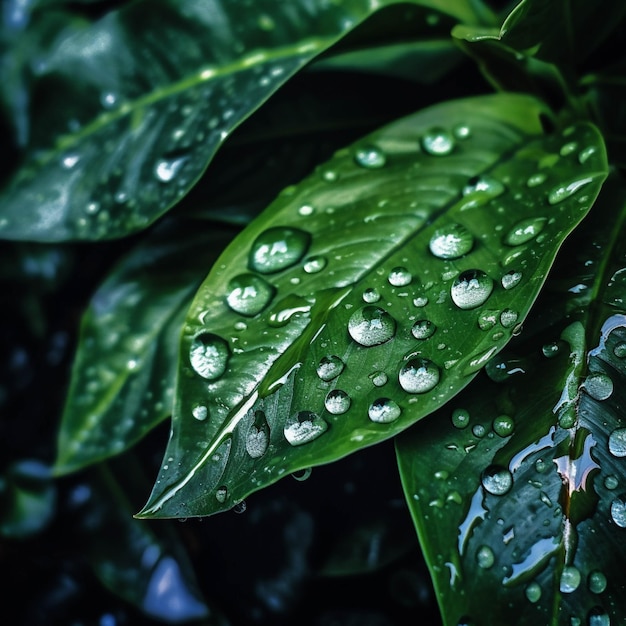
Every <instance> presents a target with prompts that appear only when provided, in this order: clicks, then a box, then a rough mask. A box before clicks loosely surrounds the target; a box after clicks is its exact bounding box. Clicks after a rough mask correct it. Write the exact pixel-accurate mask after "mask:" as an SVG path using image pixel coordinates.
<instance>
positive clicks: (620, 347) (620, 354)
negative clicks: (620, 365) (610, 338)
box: [613, 341, 626, 359]
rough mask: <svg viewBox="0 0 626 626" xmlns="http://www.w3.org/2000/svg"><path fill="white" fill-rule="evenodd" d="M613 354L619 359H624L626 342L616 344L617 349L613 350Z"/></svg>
mask: <svg viewBox="0 0 626 626" xmlns="http://www.w3.org/2000/svg"><path fill="white" fill-rule="evenodd" d="M613 354H614V355H615V356H616V357H617V358H618V359H623V358H624V357H625V356H626V341H620V342H619V343H617V344H615V347H614V348H613Z"/></svg>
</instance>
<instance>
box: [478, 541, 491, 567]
mask: <svg viewBox="0 0 626 626" xmlns="http://www.w3.org/2000/svg"><path fill="white" fill-rule="evenodd" d="M495 561H496V557H495V555H494V553H493V550H492V549H491V548H490V547H489V546H480V548H478V552H477V553H476V563H478V567H480V568H482V569H489V568H490V567H492V566H493V564H494V563H495Z"/></svg>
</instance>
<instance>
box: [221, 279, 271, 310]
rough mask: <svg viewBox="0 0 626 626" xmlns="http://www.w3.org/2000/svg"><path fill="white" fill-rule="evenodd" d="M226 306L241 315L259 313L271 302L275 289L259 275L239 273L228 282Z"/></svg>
mask: <svg viewBox="0 0 626 626" xmlns="http://www.w3.org/2000/svg"><path fill="white" fill-rule="evenodd" d="M228 292H229V293H228V295H227V296H226V302H228V306H230V308H231V309H232V310H233V311H235V312H236V313H240V314H241V315H246V316H250V317H251V316H253V315H257V314H258V313H260V312H261V311H262V310H263V309H265V307H266V306H267V305H268V304H269V303H270V302H271V300H272V298H273V297H274V294H275V293H276V289H275V288H274V287H273V286H272V285H270V284H269V283H268V282H267V281H266V280H265V279H264V278H261V276H255V275H254V274H239V276H235V277H234V278H232V279H231V280H230V281H229V283H228Z"/></svg>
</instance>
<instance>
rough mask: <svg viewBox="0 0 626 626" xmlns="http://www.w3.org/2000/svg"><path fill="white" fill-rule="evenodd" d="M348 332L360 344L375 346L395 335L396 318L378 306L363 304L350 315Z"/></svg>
mask: <svg viewBox="0 0 626 626" xmlns="http://www.w3.org/2000/svg"><path fill="white" fill-rule="evenodd" d="M348 332H349V333H350V336H351V337H352V339H354V341H356V342H357V343H358V344H360V345H362V346H366V347H370V346H377V345H379V344H381V343H385V342H386V341H389V340H390V339H391V338H392V337H393V336H394V335H395V333H396V320H395V319H394V318H393V317H391V315H389V313H388V312H387V311H385V310H384V309H381V308H380V307H376V306H364V307H362V308H360V309H359V310H357V311H355V312H354V313H353V314H352V315H351V316H350V319H349V320H348Z"/></svg>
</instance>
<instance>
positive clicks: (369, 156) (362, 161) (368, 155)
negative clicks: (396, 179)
mask: <svg viewBox="0 0 626 626" xmlns="http://www.w3.org/2000/svg"><path fill="white" fill-rule="evenodd" d="M354 160H355V162H356V164H357V165H360V166H361V167H365V168H367V169H379V168H381V167H384V165H385V163H387V157H386V156H385V153H384V152H383V151H382V150H381V149H380V148H377V147H376V146H364V147H362V148H359V149H358V150H357V151H356V153H355V155H354Z"/></svg>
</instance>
